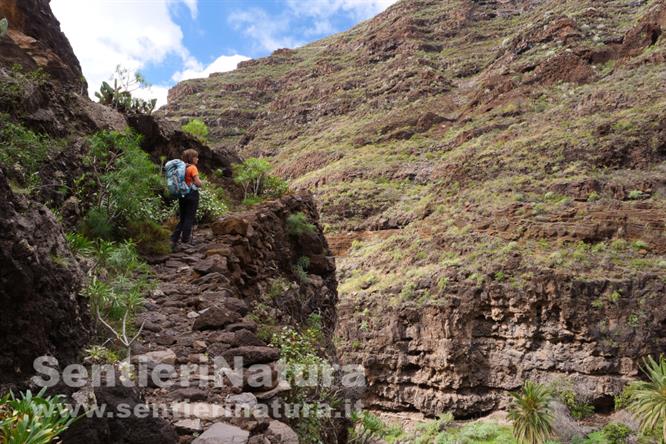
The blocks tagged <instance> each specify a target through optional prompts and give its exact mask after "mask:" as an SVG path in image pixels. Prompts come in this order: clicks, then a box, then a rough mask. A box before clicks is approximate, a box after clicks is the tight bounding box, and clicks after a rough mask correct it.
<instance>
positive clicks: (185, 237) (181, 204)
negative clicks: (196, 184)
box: [171, 190, 199, 244]
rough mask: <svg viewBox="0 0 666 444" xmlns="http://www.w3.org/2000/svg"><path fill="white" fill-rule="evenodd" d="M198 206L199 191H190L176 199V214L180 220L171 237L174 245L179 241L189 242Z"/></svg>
mask: <svg viewBox="0 0 666 444" xmlns="http://www.w3.org/2000/svg"><path fill="white" fill-rule="evenodd" d="M198 206H199V191H197V190H192V191H190V192H189V193H187V194H186V195H185V196H183V197H179V198H178V213H179V214H180V220H179V221H178V225H176V229H175V230H174V232H173V234H172V235H171V242H173V243H174V244H175V243H177V242H178V241H179V240H181V239H182V241H183V242H186V243H187V242H189V241H190V236H192V227H193V226H194V223H195V221H196V217H197V207H198ZM181 236H182V237H181Z"/></svg>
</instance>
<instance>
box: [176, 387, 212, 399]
mask: <svg viewBox="0 0 666 444" xmlns="http://www.w3.org/2000/svg"><path fill="white" fill-rule="evenodd" d="M171 396H172V397H173V398H174V399H178V400H183V399H185V400H188V401H206V400H208V393H207V392H205V391H204V390H201V389H198V388H195V387H187V388H182V389H178V390H175V391H174V392H173V393H172V394H171Z"/></svg>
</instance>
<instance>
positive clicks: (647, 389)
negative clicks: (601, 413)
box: [628, 356, 666, 442]
mask: <svg viewBox="0 0 666 444" xmlns="http://www.w3.org/2000/svg"><path fill="white" fill-rule="evenodd" d="M643 373H645V375H646V376H647V381H637V382H633V383H632V384H631V389H630V390H631V397H630V400H629V405H628V408H629V410H630V411H631V412H632V413H633V414H634V415H635V416H636V418H637V419H638V420H639V421H640V424H641V432H643V433H644V434H646V435H649V434H652V433H657V434H658V433H661V435H662V437H661V439H662V440H663V441H662V442H666V358H664V356H660V357H659V361H656V360H655V359H654V358H652V356H648V357H647V358H646V359H645V361H644V363H643Z"/></svg>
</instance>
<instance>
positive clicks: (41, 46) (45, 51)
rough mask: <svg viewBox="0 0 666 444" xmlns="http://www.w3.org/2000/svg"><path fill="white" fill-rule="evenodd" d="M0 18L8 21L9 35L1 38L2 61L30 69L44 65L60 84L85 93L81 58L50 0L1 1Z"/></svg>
mask: <svg viewBox="0 0 666 444" xmlns="http://www.w3.org/2000/svg"><path fill="white" fill-rule="evenodd" d="M0 17H5V18H7V20H8V21H9V31H8V33H7V35H6V36H5V37H4V38H0V57H1V58H2V61H3V64H4V63H7V65H6V66H11V65H12V64H18V65H20V66H23V68H24V69H26V70H28V71H34V70H36V69H38V68H41V69H43V70H44V71H45V72H46V73H47V74H48V75H49V76H50V77H51V78H52V79H53V80H56V81H58V82H59V84H60V86H62V87H64V88H67V89H73V90H75V91H77V92H80V93H84V92H85V90H86V88H87V84H86V80H85V78H84V77H83V73H82V72H81V66H80V65H79V60H78V59H77V58H76V56H75V55H74V51H73V50H72V46H71V45H70V44H69V40H67V37H66V36H65V34H63V33H62V31H61V30H60V23H59V22H58V20H56V18H55V17H54V16H53V13H52V12H51V8H50V6H49V0H20V1H17V0H1V1H0Z"/></svg>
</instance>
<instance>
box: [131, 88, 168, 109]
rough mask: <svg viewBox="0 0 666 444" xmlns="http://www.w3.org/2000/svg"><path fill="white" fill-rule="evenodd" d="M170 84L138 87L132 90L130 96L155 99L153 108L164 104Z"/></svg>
mask: <svg viewBox="0 0 666 444" xmlns="http://www.w3.org/2000/svg"><path fill="white" fill-rule="evenodd" d="M169 88H171V87H170V86H160V85H151V86H149V87H147V88H139V89H137V90H136V91H133V92H132V97H137V98H139V99H143V100H151V99H157V103H156V104H155V109H158V108H159V107H161V106H164V105H166V103H167V95H168V94H169Z"/></svg>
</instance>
